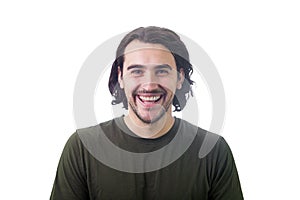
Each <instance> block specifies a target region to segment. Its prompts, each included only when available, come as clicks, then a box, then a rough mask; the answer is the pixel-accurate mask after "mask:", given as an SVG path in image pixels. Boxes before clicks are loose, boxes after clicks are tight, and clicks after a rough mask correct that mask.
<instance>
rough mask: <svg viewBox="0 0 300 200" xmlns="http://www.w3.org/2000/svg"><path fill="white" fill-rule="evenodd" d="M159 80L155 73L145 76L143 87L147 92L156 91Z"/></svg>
mask: <svg viewBox="0 0 300 200" xmlns="http://www.w3.org/2000/svg"><path fill="white" fill-rule="evenodd" d="M158 81H159V80H158V78H157V77H156V76H155V74H154V73H147V74H146V75H145V76H144V79H143V83H142V87H143V89H145V90H147V91H151V90H155V89H157V88H158V84H159V83H158Z"/></svg>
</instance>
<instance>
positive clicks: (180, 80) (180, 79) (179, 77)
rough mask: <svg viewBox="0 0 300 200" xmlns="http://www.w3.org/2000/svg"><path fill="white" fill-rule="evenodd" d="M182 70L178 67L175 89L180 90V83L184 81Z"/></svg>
mask: <svg viewBox="0 0 300 200" xmlns="http://www.w3.org/2000/svg"><path fill="white" fill-rule="evenodd" d="M184 77H185V76H184V71H183V69H182V68H180V70H179V72H178V80H177V89H178V90H180V89H181V88H182V84H183V82H184Z"/></svg>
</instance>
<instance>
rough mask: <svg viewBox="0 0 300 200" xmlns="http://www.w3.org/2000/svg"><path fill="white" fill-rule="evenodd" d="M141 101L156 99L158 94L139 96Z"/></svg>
mask: <svg viewBox="0 0 300 200" xmlns="http://www.w3.org/2000/svg"><path fill="white" fill-rule="evenodd" d="M140 98H141V99H142V100H143V101H156V100H158V99H159V98H160V96H140Z"/></svg>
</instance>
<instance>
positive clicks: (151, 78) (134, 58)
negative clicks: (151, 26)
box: [118, 40, 184, 123]
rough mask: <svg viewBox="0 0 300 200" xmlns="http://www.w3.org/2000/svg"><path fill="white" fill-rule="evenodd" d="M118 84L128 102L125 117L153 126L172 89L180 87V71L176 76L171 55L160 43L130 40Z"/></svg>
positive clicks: (168, 104)
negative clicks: (127, 114)
mask: <svg viewBox="0 0 300 200" xmlns="http://www.w3.org/2000/svg"><path fill="white" fill-rule="evenodd" d="M118 78H119V83H120V86H121V88H123V89H124V91H125V95H126V97H127V100H128V104H129V105H128V109H129V115H130V116H131V117H133V119H135V120H140V121H142V122H143V123H154V122H156V121H158V120H159V119H161V118H162V117H163V116H164V115H165V114H166V112H167V113H169V114H171V107H172V106H171V105H172V102H173V98H174V93H175V91H176V89H180V88H181V84H182V82H183V79H184V75H183V72H181V73H180V75H179V77H178V72H177V70H176V63H175V59H174V57H173V55H172V54H171V52H170V51H169V50H168V49H167V48H166V47H164V46H163V45H160V44H149V43H143V42H140V41H137V40H134V41H132V42H131V43H129V45H128V46H127V47H126V49H125V53H124V64H123V73H121V72H120V70H119V76H118Z"/></svg>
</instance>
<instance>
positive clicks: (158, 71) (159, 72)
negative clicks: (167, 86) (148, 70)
mask: <svg viewBox="0 0 300 200" xmlns="http://www.w3.org/2000/svg"><path fill="white" fill-rule="evenodd" d="M156 74H157V75H160V76H163V75H168V74H169V71H168V70H166V69H159V70H157V71H156Z"/></svg>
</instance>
